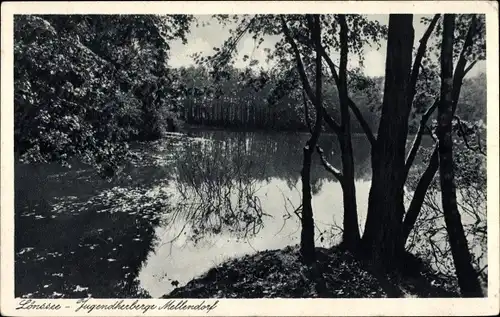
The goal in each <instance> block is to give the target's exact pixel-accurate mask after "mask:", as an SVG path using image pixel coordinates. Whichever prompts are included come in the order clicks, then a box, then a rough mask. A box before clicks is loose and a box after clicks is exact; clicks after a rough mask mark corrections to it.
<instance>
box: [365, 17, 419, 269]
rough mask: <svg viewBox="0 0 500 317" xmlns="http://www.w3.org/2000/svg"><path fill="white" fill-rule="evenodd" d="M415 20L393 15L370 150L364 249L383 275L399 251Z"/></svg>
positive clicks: (390, 22)
mask: <svg viewBox="0 0 500 317" xmlns="http://www.w3.org/2000/svg"><path fill="white" fill-rule="evenodd" d="M412 21H413V16H412V15H408V14H391V15H390V17H389V34H388V41H387V59H386V69H385V87H384V100H383V103H382V116H381V120H380V125H379V129H378V138H377V141H376V143H375V147H374V148H373V149H372V169H373V176H372V185H371V189H370V194H369V199H368V215H367V219H366V225H365V232H364V235H363V245H364V247H365V250H366V252H368V255H369V258H370V260H371V261H372V262H373V263H374V264H377V265H380V266H383V267H385V268H386V269H388V268H390V267H391V266H393V265H394V264H396V262H395V261H394V260H395V258H396V257H397V255H398V253H399V251H401V250H400V248H401V243H400V241H401V238H402V237H401V233H402V230H401V229H402V228H401V227H402V226H401V225H402V219H403V213H404V204H403V198H404V197H403V185H404V180H403V177H402V176H403V174H404V173H403V171H404V168H405V147H406V138H407V134H408V117H409V113H410V109H409V107H408V101H407V98H408V96H407V93H406V92H407V91H408V89H407V88H408V83H409V79H410V70H411V66H412V65H411V64H412V49H413V38H414V30H413V25H412Z"/></svg>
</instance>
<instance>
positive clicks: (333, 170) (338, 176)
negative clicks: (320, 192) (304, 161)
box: [316, 145, 344, 184]
mask: <svg viewBox="0 0 500 317" xmlns="http://www.w3.org/2000/svg"><path fill="white" fill-rule="evenodd" d="M316 151H317V152H318V154H319V157H320V159H321V164H323V166H324V168H325V169H326V170H327V171H328V172H330V173H332V174H333V176H335V178H336V179H337V180H338V181H339V182H340V183H341V184H342V182H343V181H344V178H343V175H342V172H341V171H340V170H338V169H336V168H335V167H333V166H332V165H331V164H330V163H328V161H327V160H326V157H325V155H324V151H323V149H322V148H321V147H320V146H319V145H316Z"/></svg>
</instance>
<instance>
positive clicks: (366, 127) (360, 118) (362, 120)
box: [321, 47, 377, 146]
mask: <svg viewBox="0 0 500 317" xmlns="http://www.w3.org/2000/svg"><path fill="white" fill-rule="evenodd" d="M321 55H323V58H324V59H325V61H326V63H327V65H328V67H329V68H330V72H331V73H332V77H333V80H334V81H335V84H336V85H337V89H338V87H339V84H340V83H339V76H338V74H337V71H336V70H335V67H336V65H335V64H334V63H333V61H332V59H331V58H330V56H328V54H327V53H326V50H325V48H324V47H321ZM348 105H349V108H350V109H351V111H352V113H353V114H354V116H355V117H356V119H357V120H358V121H359V123H360V125H361V128H362V129H363V132H364V133H365V135H366V137H367V138H368V141H369V142H370V144H371V146H374V145H375V142H376V141H377V140H376V139H375V136H374V135H373V132H372V130H371V128H370V126H369V125H368V122H366V120H365V118H364V117H363V114H362V113H361V111H360V110H359V108H358V107H357V106H356V104H355V103H354V101H352V99H351V98H349V99H348Z"/></svg>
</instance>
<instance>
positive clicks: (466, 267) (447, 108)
mask: <svg viewBox="0 0 500 317" xmlns="http://www.w3.org/2000/svg"><path fill="white" fill-rule="evenodd" d="M454 29H455V15H454V14H445V16H444V21H443V44H442V48H441V102H440V104H439V107H438V139H439V174H440V183H441V198H442V203H443V212H444V219H445V222H446V230H447V231H448V237H449V242H450V247H451V252H452V255H453V261H454V263H455V268H456V272H457V277H458V283H459V285H460V290H461V292H462V295H463V296H466V297H481V296H482V291H481V287H480V285H479V280H478V278H477V274H476V272H475V270H474V268H473V267H472V263H471V255H470V253H469V247H468V245H467V239H466V237H465V233H464V229H463V226H462V221H461V219H460V213H459V212H458V207H457V197H456V191H455V180H454V171H453V140H452V136H451V133H452V118H453V93H452V92H453V33H454Z"/></svg>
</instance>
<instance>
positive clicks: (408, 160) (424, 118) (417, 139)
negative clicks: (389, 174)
mask: <svg viewBox="0 0 500 317" xmlns="http://www.w3.org/2000/svg"><path fill="white" fill-rule="evenodd" d="M438 104H439V98H436V100H434V103H433V104H432V105H431V106H430V107H429V108H428V109H427V110H426V111H425V113H424V114H423V115H422V118H420V125H419V127H418V131H417V135H416V136H415V139H414V140H413V144H412V147H411V150H410V152H409V153H408V156H407V157H406V163H405V170H404V178H403V179H404V180H405V182H406V178H407V177H408V173H409V172H410V168H411V166H412V165H413V161H414V160H415V157H416V156H417V152H418V149H419V147H420V143H421V142H422V137H423V135H424V131H425V128H426V127H427V120H429V117H430V116H431V114H432V113H433V112H434V110H436V108H437V106H438Z"/></svg>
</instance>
